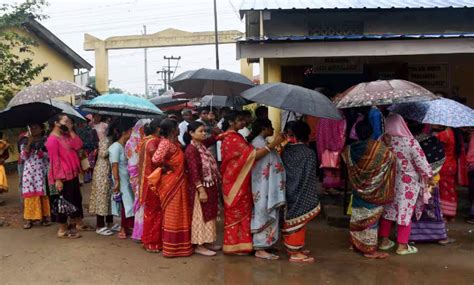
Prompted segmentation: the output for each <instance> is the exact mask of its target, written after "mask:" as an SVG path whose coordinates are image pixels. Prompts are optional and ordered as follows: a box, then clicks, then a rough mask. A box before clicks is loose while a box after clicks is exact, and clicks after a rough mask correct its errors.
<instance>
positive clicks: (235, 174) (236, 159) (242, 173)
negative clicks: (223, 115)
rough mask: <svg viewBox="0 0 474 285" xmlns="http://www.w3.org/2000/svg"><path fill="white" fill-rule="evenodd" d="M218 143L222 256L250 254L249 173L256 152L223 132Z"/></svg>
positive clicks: (245, 143)
mask: <svg viewBox="0 0 474 285" xmlns="http://www.w3.org/2000/svg"><path fill="white" fill-rule="evenodd" d="M218 140H221V141H222V165H221V173H222V192H223V196H224V248H223V250H224V253H225V254H239V253H250V252H252V250H253V245H252V234H251V232H250V218H251V215H252V191H251V187H250V171H251V169H252V167H253V164H254V162H255V155H256V152H255V150H254V148H253V147H252V146H251V145H250V144H248V143H247V142H246V141H245V139H244V138H243V137H242V135H240V134H238V133H237V132H235V131H227V132H225V133H222V134H220V135H219V136H218Z"/></svg>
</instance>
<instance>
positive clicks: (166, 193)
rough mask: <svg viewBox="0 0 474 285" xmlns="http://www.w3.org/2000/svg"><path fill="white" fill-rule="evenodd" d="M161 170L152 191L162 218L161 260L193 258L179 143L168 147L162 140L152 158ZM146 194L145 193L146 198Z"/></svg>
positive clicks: (184, 178) (167, 143)
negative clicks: (164, 166) (163, 257)
mask: <svg viewBox="0 0 474 285" xmlns="http://www.w3.org/2000/svg"><path fill="white" fill-rule="evenodd" d="M152 161H153V163H155V164H156V165H161V166H163V165H166V168H165V169H168V168H169V170H167V171H164V170H165V169H163V168H161V176H160V178H159V182H158V184H157V185H156V187H153V186H151V187H152V191H153V189H155V190H154V191H157V192H158V193H157V194H158V195H159V198H160V203H161V210H162V215H163V226H162V234H163V236H162V239H163V256H165V257H179V256H189V255H191V254H193V248H192V245H191V213H190V208H189V205H188V203H189V202H188V193H187V187H188V185H187V179H186V176H185V167H184V166H185V162H184V153H183V151H182V150H181V145H180V144H179V142H177V143H172V142H171V141H170V140H168V139H164V138H162V139H161V140H160V144H159V145H158V149H157V150H156V152H155V154H154V155H153V158H152ZM148 194H149V193H147V195H148Z"/></svg>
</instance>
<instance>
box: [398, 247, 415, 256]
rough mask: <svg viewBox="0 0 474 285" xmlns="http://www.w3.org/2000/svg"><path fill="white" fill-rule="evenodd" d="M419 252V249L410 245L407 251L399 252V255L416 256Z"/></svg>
mask: <svg viewBox="0 0 474 285" xmlns="http://www.w3.org/2000/svg"><path fill="white" fill-rule="evenodd" d="M417 252H418V249H417V248H416V247H414V246H411V245H408V247H407V249H404V250H397V254H398V255H407V254H415V253H417Z"/></svg>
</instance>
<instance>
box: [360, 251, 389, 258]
mask: <svg viewBox="0 0 474 285" xmlns="http://www.w3.org/2000/svg"><path fill="white" fill-rule="evenodd" d="M364 257H365V258H369V259H385V258H387V257H388V253H385V252H383V253H382V252H379V253H378V254H376V255H370V254H364Z"/></svg>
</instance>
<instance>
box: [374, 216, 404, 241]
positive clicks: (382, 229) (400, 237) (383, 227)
mask: <svg viewBox="0 0 474 285" xmlns="http://www.w3.org/2000/svg"><path fill="white" fill-rule="evenodd" d="M394 223H395V222H394V221H389V220H386V219H384V218H380V224H379V236H381V237H385V238H388V237H389V236H390V233H391V232H392V227H393V224H394ZM410 232H411V223H410V224H409V225H408V226H401V225H397V242H398V243H401V244H407V243H408V239H409V238H410Z"/></svg>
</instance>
